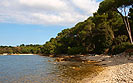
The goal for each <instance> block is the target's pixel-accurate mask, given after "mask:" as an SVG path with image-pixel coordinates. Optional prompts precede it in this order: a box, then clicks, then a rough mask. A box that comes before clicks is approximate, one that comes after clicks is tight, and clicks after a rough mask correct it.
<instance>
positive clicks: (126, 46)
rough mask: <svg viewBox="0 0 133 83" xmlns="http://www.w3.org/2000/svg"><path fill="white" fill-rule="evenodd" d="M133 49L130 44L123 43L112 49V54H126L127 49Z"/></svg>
mask: <svg viewBox="0 0 133 83" xmlns="http://www.w3.org/2000/svg"><path fill="white" fill-rule="evenodd" d="M131 48H132V49H133V45H132V44H131V43H129V42H124V43H121V44H120V45H116V46H113V47H112V54H119V53H122V52H124V51H125V50H126V49H131Z"/></svg>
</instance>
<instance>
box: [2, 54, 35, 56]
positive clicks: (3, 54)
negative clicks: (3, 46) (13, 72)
mask: <svg viewBox="0 0 133 83" xmlns="http://www.w3.org/2000/svg"><path fill="white" fill-rule="evenodd" d="M7 55H37V54H0V56H7Z"/></svg>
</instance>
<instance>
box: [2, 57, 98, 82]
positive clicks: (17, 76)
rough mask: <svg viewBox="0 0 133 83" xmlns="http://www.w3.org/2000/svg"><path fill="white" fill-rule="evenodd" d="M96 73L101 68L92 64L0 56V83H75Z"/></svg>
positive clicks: (42, 58)
mask: <svg viewBox="0 0 133 83" xmlns="http://www.w3.org/2000/svg"><path fill="white" fill-rule="evenodd" d="M49 61H51V62H49ZM98 71H101V67H98V66H94V65H93V64H83V63H80V62H56V63H55V62H54V58H49V57H43V56H38V55H37V56H0V83H77V82H78V81H80V80H82V79H83V78H85V77H89V76H90V75H92V74H94V73H95V74H96V73H97V72H98Z"/></svg>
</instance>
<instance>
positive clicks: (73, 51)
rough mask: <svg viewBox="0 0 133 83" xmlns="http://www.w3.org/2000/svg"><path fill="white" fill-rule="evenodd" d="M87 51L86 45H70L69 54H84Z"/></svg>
mask: <svg viewBox="0 0 133 83" xmlns="http://www.w3.org/2000/svg"><path fill="white" fill-rule="evenodd" d="M84 53H85V47H72V48H71V47H69V48H68V54H84Z"/></svg>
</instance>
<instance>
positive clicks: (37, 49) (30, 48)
mask: <svg viewBox="0 0 133 83" xmlns="http://www.w3.org/2000/svg"><path fill="white" fill-rule="evenodd" d="M41 47H42V46H41V45H32V44H30V45H24V44H22V45H20V46H17V47H12V46H0V54H3V53H8V54H40V53H41Z"/></svg>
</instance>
